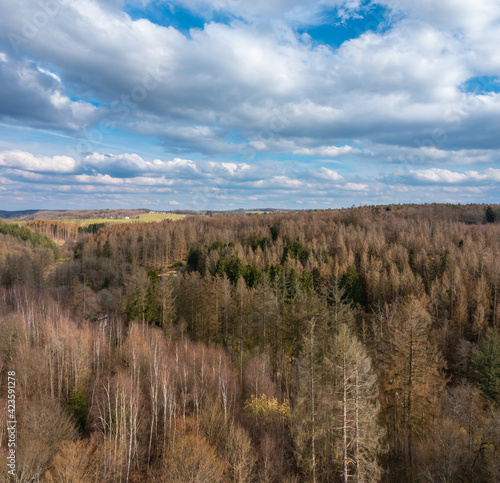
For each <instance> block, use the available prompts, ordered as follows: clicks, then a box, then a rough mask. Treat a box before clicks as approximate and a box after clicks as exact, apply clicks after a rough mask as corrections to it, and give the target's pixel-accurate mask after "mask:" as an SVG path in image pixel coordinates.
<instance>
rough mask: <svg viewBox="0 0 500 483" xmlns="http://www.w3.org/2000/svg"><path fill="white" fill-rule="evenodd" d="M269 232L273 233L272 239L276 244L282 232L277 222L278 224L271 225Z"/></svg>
mask: <svg viewBox="0 0 500 483" xmlns="http://www.w3.org/2000/svg"><path fill="white" fill-rule="evenodd" d="M269 231H270V232H271V238H272V239H273V242H275V241H276V240H277V239H278V235H279V231H280V224H279V222H278V221H277V222H276V223H274V224H272V225H269Z"/></svg>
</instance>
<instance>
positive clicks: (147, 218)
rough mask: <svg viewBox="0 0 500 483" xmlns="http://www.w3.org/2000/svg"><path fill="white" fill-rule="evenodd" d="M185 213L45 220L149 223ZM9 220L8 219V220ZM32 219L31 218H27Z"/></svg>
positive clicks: (82, 224)
mask: <svg viewBox="0 0 500 483" xmlns="http://www.w3.org/2000/svg"><path fill="white" fill-rule="evenodd" d="M185 217H186V215H179V214H174V213H142V214H140V215H138V216H136V217H130V218H126V217H124V218H60V219H58V220H45V221H57V222H64V223H72V224H75V225H78V226H88V225H91V224H97V223H113V224H116V223H149V222H160V221H163V220H183V219H184V218H185ZM9 221H10V220H9ZM29 221H33V220H29ZM12 223H17V224H21V225H23V224H25V223H27V221H18V220H12Z"/></svg>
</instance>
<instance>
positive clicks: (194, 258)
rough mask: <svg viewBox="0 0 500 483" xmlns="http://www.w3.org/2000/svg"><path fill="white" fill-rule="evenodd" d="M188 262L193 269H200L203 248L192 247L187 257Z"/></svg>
mask: <svg viewBox="0 0 500 483" xmlns="http://www.w3.org/2000/svg"><path fill="white" fill-rule="evenodd" d="M187 264H188V266H189V268H190V269H191V270H198V271H199V270H200V268H201V267H200V266H201V249H200V248H198V247H196V248H195V247H191V249H190V250H189V255H188V259H187Z"/></svg>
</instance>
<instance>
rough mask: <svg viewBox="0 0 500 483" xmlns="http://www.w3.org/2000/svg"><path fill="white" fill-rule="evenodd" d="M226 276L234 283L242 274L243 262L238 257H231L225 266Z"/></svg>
mask: <svg viewBox="0 0 500 483" xmlns="http://www.w3.org/2000/svg"><path fill="white" fill-rule="evenodd" d="M226 273H227V277H228V278H229V280H231V282H233V283H236V282H237V281H238V279H239V278H240V277H241V276H242V275H243V263H241V260H240V259H239V258H238V257H233V258H231V261H230V262H229V264H228V266H227V270H226Z"/></svg>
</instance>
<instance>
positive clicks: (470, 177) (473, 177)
mask: <svg viewBox="0 0 500 483" xmlns="http://www.w3.org/2000/svg"><path fill="white" fill-rule="evenodd" d="M410 175H411V176H412V177H413V179H415V180H417V181H423V182H432V183H444V184H457V183H472V184H475V183H476V182H480V183H483V182H487V183H498V182H500V169H495V168H488V169H486V170H483V171H467V172H465V173H457V172H455V171H450V170H448V169H440V168H430V169H423V170H410Z"/></svg>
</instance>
